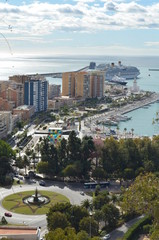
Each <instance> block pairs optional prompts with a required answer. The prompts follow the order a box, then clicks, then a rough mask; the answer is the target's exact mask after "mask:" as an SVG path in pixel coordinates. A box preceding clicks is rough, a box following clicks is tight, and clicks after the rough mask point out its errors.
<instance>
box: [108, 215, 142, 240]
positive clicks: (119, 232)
mask: <svg viewBox="0 0 159 240" xmlns="http://www.w3.org/2000/svg"><path fill="white" fill-rule="evenodd" d="M142 217H143V215H142V216H140V217H137V218H134V219H133V220H131V221H129V222H127V223H125V224H123V225H122V226H121V227H119V228H117V229H116V230H114V231H112V232H111V233H110V235H111V240H118V239H119V238H121V237H123V236H124V234H125V233H126V232H127V231H128V229H129V228H130V227H131V226H132V225H133V224H134V223H136V222H137V221H138V220H139V219H140V218H142Z"/></svg>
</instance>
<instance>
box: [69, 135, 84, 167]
mask: <svg viewBox="0 0 159 240" xmlns="http://www.w3.org/2000/svg"><path fill="white" fill-rule="evenodd" d="M67 151H68V161H69V164H72V163H75V162H76V161H80V159H81V141H80V139H79V138H78V137H76V133H75V131H72V132H71V133H70V134H69V138H68V143H67Z"/></svg>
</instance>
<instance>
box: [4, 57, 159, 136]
mask: <svg viewBox="0 0 159 240" xmlns="http://www.w3.org/2000/svg"><path fill="white" fill-rule="evenodd" d="M119 60H120V61H121V62H122V64H123V65H132V66H136V67H138V68H139V70H140V73H141V74H140V76H139V79H138V80H137V81H138V85H139V87H140V89H143V90H147V91H155V92H159V71H149V69H150V68H159V57H145V56H144V57H125V56H124V57H123V56H55V57H52V56H49V57H48V56H31V57H28V56H25V57H15V56H11V57H8V58H4V57H3V58H2V57H1V58H0V64H1V65H0V66H1V68H0V81H1V80H8V77H9V76H11V75H15V74H33V73H34V74H35V73H39V74H40V73H52V72H65V71H73V70H78V69H80V68H83V67H85V66H88V65H89V63H90V62H91V61H93V62H96V63H97V64H99V63H103V62H107V63H110V62H114V63H117V62H118V61H119ZM48 80H49V82H50V83H55V84H61V82H62V81H61V79H58V78H48ZM132 84H133V81H132V80H129V82H128V86H132ZM157 111H159V103H154V104H151V105H150V106H149V108H147V109H145V108H140V109H137V110H135V111H133V112H130V113H129V114H127V115H128V116H131V117H132V119H131V120H130V121H127V122H122V123H120V125H119V128H120V130H121V131H123V129H124V128H127V131H131V129H132V128H133V129H134V134H136V135H139V136H145V135H146V136H153V135H154V134H159V124H152V121H153V118H155V117H156V112H157Z"/></svg>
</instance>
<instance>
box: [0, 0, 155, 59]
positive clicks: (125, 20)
mask: <svg viewBox="0 0 159 240" xmlns="http://www.w3.org/2000/svg"><path fill="white" fill-rule="evenodd" d="M0 53H1V55H5V54H6V55H7V54H15V55H16V54H17V55H18V54H21V55H23V54H33V55H34V54H36V55H52V56H53V55H115V56H118V55H120V56H122V55H123V56H158V55H159V1H156V0H123V1H121V0H39V1H35V0H24V1H23V0H0Z"/></svg>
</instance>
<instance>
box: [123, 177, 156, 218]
mask: <svg viewBox="0 0 159 240" xmlns="http://www.w3.org/2000/svg"><path fill="white" fill-rule="evenodd" d="M158 201H159V178H158V177H156V176H155V175H154V174H152V173H147V174H144V175H142V174H141V175H139V176H138V177H137V178H136V180H135V182H134V183H133V184H132V185H131V186H130V187H129V188H128V189H126V190H124V192H123V197H122V201H121V203H120V205H121V208H122V210H123V212H124V213H126V214H131V213H134V212H136V213H139V214H142V213H145V214H148V215H151V216H153V217H154V219H155V221H156V222H158V219H159V213H158V210H157V209H158V208H159V206H158Z"/></svg>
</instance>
